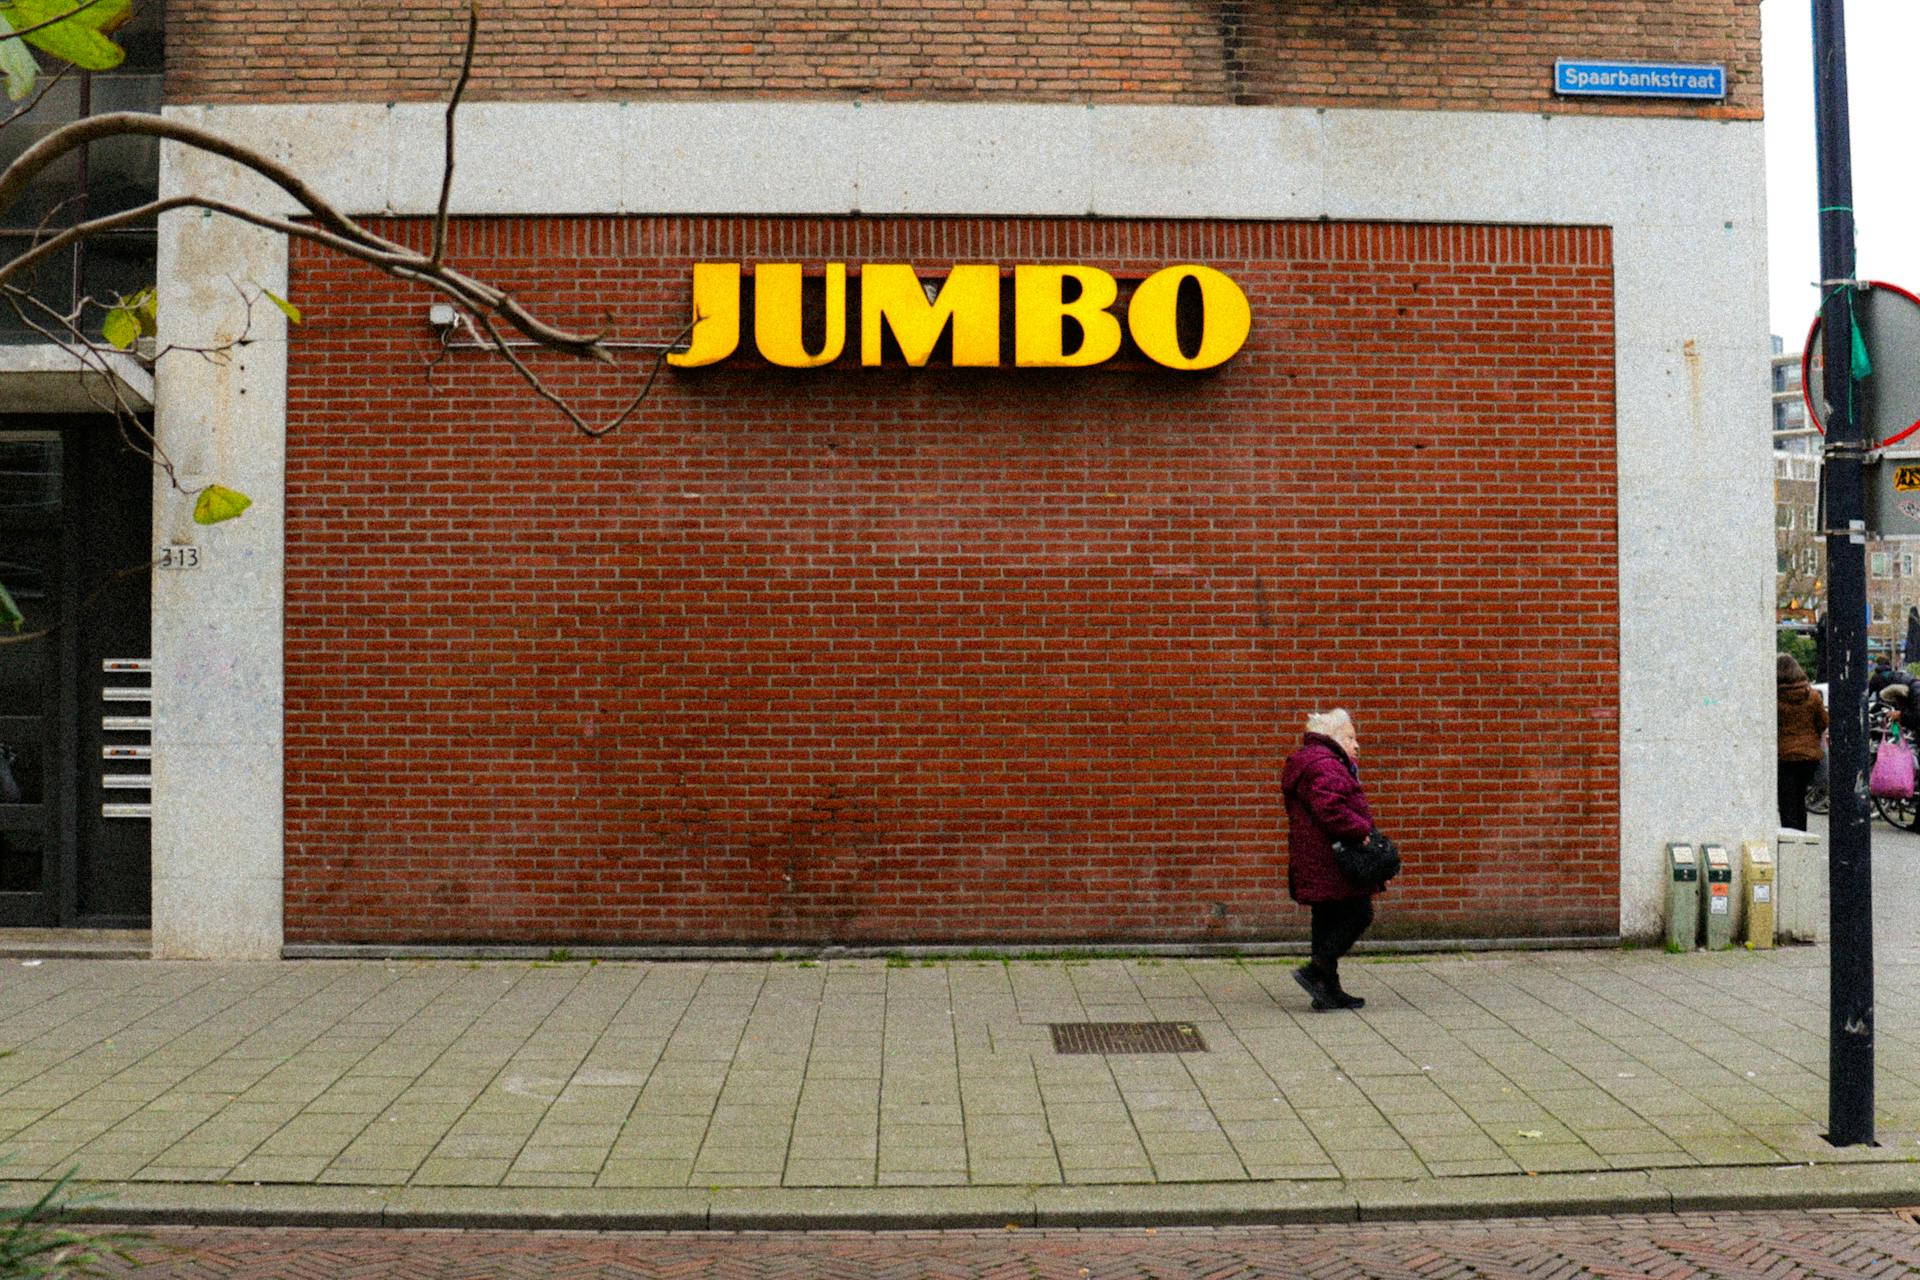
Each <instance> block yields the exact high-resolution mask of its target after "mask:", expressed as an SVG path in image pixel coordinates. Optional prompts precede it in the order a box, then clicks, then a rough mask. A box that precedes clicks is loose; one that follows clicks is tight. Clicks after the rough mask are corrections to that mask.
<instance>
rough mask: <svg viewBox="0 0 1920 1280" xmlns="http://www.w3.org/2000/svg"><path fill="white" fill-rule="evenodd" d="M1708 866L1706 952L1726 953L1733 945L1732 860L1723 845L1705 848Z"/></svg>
mask: <svg viewBox="0 0 1920 1280" xmlns="http://www.w3.org/2000/svg"><path fill="white" fill-rule="evenodd" d="M1700 854H1701V861H1703V862H1705V863H1706V864H1707V903H1706V906H1707V915H1706V920H1707V950H1709V951H1725V950H1726V949H1727V948H1728V947H1731V946H1732V945H1733V859H1732V858H1730V857H1728V856H1727V846H1725V845H1723V844H1709V845H1702V846H1701V848H1700Z"/></svg>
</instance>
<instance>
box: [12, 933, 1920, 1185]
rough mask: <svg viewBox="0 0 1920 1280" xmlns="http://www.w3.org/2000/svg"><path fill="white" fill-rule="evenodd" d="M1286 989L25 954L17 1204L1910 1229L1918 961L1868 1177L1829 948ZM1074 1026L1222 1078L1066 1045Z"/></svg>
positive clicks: (1376, 962) (15, 1050) (840, 969)
mask: <svg viewBox="0 0 1920 1280" xmlns="http://www.w3.org/2000/svg"><path fill="white" fill-rule="evenodd" d="M1297 963H1298V961H1297V960H1291V959H1287V960H1261V959H1244V960H1236V959H1217V958H1210V959H1179V958H1133V959H1095V960H1085V961H1077V960H1065V961H1063V960H1044V961H1043V960H1033V961H1009V962H1001V961H975V960H939V961H903V960H884V959H873V960H830V961H820V962H817V963H816V962H807V961H800V962H795V961H768V962H752V963H745V962H743V963H734V962H672V963H663V962H607V963H598V964H594V963H586V962H561V963H529V962H524V961H522V962H488V963H477V962H461V961H444V960H442V961H385V962H382V961H288V962H281V963H273V964H251V965H228V964H205V963H201V964H193V963H163V962H137V961H108V960H85V959H46V960H43V961H21V960H19V959H7V960H0V1055H3V1056H0V1152H5V1153H8V1155H9V1156H10V1159H9V1160H8V1162H7V1163H6V1164H5V1165H4V1166H0V1176H4V1177H7V1178H12V1179H19V1180H34V1179H46V1178H51V1177H54V1176H56V1175H57V1174H59V1173H60V1172H62V1171H65V1170H68V1169H73V1170H76V1171H77V1173H78V1176H79V1177H80V1178H82V1179H85V1180H94V1181H102V1182H109V1181H110V1182H125V1183H132V1184H142V1183H145V1184H161V1185H174V1186H178V1185H179V1184H210V1185H214V1186H233V1185H236V1184H239V1185H245V1184H253V1183H260V1184H264V1185H269V1186H272V1185H288V1184H291V1185H293V1186H310V1185H311V1186H320V1187H326V1186H334V1187H341V1186H346V1187H365V1188H483V1189H514V1188H596V1189H600V1190H601V1191H603V1192H605V1191H608V1190H617V1189H688V1188H693V1189H700V1190H702V1191H707V1192H712V1191H714V1190H715V1189H725V1188H789V1189H791V1188H887V1187H922V1188H931V1187H954V1188H959V1187H963V1186H971V1187H974V1188H994V1187H998V1188H1017V1187H1024V1188H1033V1187H1039V1188H1046V1187H1060V1186H1064V1187H1066V1188H1068V1189H1069V1190H1071V1189H1072V1188H1075V1187H1103V1188H1109V1189H1113V1188H1120V1189H1122V1190H1124V1188H1126V1187H1136V1188H1140V1189H1142V1190H1143V1191H1145V1190H1153V1189H1150V1188H1144V1187H1142V1185H1141V1184H1149V1183H1161V1184H1274V1183H1282V1182H1284V1183H1289V1184H1295V1185H1305V1184H1321V1183H1326V1184H1334V1185H1344V1184H1355V1183H1358V1182H1361V1181H1367V1180H1382V1179H1392V1180H1403V1181H1412V1182H1414V1183H1418V1184H1419V1185H1421V1186H1422V1187H1425V1188H1426V1190H1425V1191H1424V1192H1423V1194H1428V1195H1431V1196H1438V1197H1440V1198H1442V1199H1444V1198H1445V1197H1446V1196H1447V1195H1448V1194H1449V1192H1448V1190H1447V1189H1448V1188H1449V1187H1454V1188H1459V1189H1461V1191H1462V1194H1465V1191H1466V1190H1467V1189H1468V1187H1469V1183H1470V1180H1472V1179H1474V1178H1484V1177H1487V1176H1491V1175H1517V1176H1525V1175H1527V1174H1539V1175H1552V1174H1603V1173H1606V1172H1609V1171H1617V1170H1649V1169H1663V1168H1673V1167H1690V1166H1751V1167H1755V1168H1768V1167H1778V1166H1781V1165H1785V1164H1800V1165H1802V1166H1805V1165H1807V1164H1813V1165H1817V1166H1825V1165H1844V1164H1847V1163H1849V1162H1872V1163H1874V1164H1877V1165H1880V1166H1883V1171H1884V1166H1887V1165H1890V1164H1893V1165H1897V1166H1899V1167H1897V1168H1896V1169H1895V1170H1894V1172H1895V1174H1896V1175H1897V1176H1904V1175H1901V1174H1900V1168H1904V1169H1906V1170H1908V1171H1910V1172H1911V1173H1912V1185H1913V1187H1914V1190H1915V1194H1914V1199H1915V1200H1916V1201H1920V1163H1906V1162H1916V1161H1920V950H1916V949H1914V948H1910V947H1909V948H1905V949H1903V950H1895V949H1888V950H1886V952H1885V954H1883V957H1882V959H1881V962H1880V965H1879V972H1878V997H1879V998H1878V1002H1877V1018H1878V1117H1879V1136H1880V1142H1881V1145H1880V1146H1879V1147H1878V1148H1866V1147H1861V1148H1849V1149H1835V1148H1833V1147H1831V1146H1829V1145H1828V1144H1827V1143H1826V1142H1825V1141H1824V1140H1823V1139H1822V1137H1821V1133H1822V1130H1823V1129H1824V1115H1825V1110H1826V1085H1825V1078H1824V1077H1825V1072H1826V1021H1827V1014H1826V983H1827V970H1826V963H1827V953H1826V950H1825V949H1824V948H1794V949H1783V950H1779V951H1774V952H1752V953H1749V952H1745V951H1736V952H1726V953H1718V954H1707V953H1696V954H1692V955H1683V956H1668V955H1665V954H1661V953H1657V952H1650V951H1632V950H1621V951H1592V952H1536V953H1485V954H1479V955H1442V956H1430V957H1417V958H1409V957H1400V956H1391V957H1378V958H1374V959H1372V960H1371V961H1370V960H1369V959H1368V958H1366V957H1355V958H1354V959H1351V960H1349V961H1348V965H1347V969H1348V973H1347V978H1348V983H1347V985H1348V986H1349V987H1350V988H1351V989H1352V990H1353V991H1355V992H1356V993H1358V994H1363V995H1365V996H1366V997H1367V998H1368V1004H1367V1007H1366V1009H1365V1010H1364V1011H1362V1012H1359V1013H1314V1012H1311V1011H1310V1010H1309V1009H1308V1007H1307V1003H1306V999H1305V997H1304V996H1303V995H1302V994H1301V992H1300V991H1299V989H1298V987H1296V985H1295V984H1294V983H1293V981H1292V979H1291V970H1292V968H1293V967H1294V966H1295V965H1296V964H1297ZM1066 1022H1167V1023H1180V1024H1185V1025H1187V1026H1190V1027H1192V1028H1193V1030H1194V1031H1195V1032H1197V1033H1198V1036H1199V1037H1200V1038H1202V1039H1204V1041H1205V1043H1206V1046H1207V1049H1206V1051H1205V1052H1187V1053H1178V1054H1139V1055H1134V1054H1104V1055H1103V1054H1086V1055H1066V1054H1060V1053H1056V1052H1055V1050H1054V1047H1053V1041H1052V1038H1051V1035H1050V1031H1049V1024H1052V1023H1066ZM150 1190H157V1187H155V1188H150ZM183 1190H184V1189H183ZM495 1194H496V1195H498V1194H503V1193H495ZM1113 1194H1121V1192H1119V1191H1116V1192H1113ZM202 1199H204V1197H202ZM603 1202H604V1201H603Z"/></svg>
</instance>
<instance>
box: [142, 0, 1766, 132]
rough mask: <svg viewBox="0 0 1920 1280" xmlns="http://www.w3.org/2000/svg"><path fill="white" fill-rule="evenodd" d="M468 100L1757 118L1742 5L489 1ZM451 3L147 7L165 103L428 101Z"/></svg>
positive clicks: (452, 31)
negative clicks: (1666, 70) (1640, 92)
mask: <svg viewBox="0 0 1920 1280" xmlns="http://www.w3.org/2000/svg"><path fill="white" fill-rule="evenodd" d="M484 23H485V25H484V38H483V43H482V46H481V54H480V59H479V64H478V67H477V70H476V75H475V79H474V83H473V86H472V89H471V93H472V95H473V96H474V97H475V98H520V99H536V100H566V99H576V98H659V97H713V96H721V97H736V98H738V97H757V96H774V97H830V98H843V99H844V98H850V97H856V96H862V95H868V96H877V97H887V98H933V99H946V100H955V101H959V100H974V99H1011V100H1020V101H1029V102H1178V103H1186V104H1200V103H1231V102H1241V103H1262V104H1266V103H1279V104H1290V105H1298V106H1327V107H1342V106H1346V107H1352V106H1360V107H1406V108H1413V109H1439V108H1444V109H1449V110H1466V111H1543V110H1550V111H1556V112H1630V113H1635V114H1651V115H1712V116H1731V117H1741V118H1752V119H1757V118H1758V117H1759V115H1760V5H1759V0H1617V2H1615V3H1608V4H1569V3H1567V2H1566V0H1449V2H1448V3H1444V4H1435V3H1425V2H1423V3H1412V2H1410V0H1367V2H1364V3H1356V2H1355V0H1289V2H1288V3H1286V4H1275V3H1269V2H1267V0H1212V2H1210V3H1183V2H1176V0H1108V2H1106V3H1099V4H1092V5H1089V4H1079V3H1071V2H1070V0H1005V2H1004V3H1001V4H996V5H992V6H979V5H960V4H957V3H940V2H939V0H935V2H934V3H926V2H925V0H879V2H878V3H869V4H858V5H854V4H842V5H837V6H836V5H819V4H814V3H802V2H801V0H767V2H761V3H754V4H736V3H722V4H713V3H709V2H706V0H701V2H700V3H694V2H692V0H658V2H657V3H648V4H633V3H625V4H621V3H615V4H603V5H592V6H585V7H583V6H581V5H578V4H569V5H561V4H559V3H557V2H556V0H531V2H530V3H525V4H521V5H517V6H515V5H491V6H488V7H487V8H486V10H485V15H484ZM464 29H465V9H464V7H463V6H460V5H457V4H446V3H442V4H432V5H426V6H421V5H418V4H396V3H391V2H390V0H372V3H369V4H364V5H360V6H356V7H353V8H344V7H338V6H328V5H316V4H308V3H300V2H298V0H252V2H251V3H248V4H245V5H234V4H231V3H220V2H216V0H168V6H167V33H168V34H167V39H168V46H167V57H168V85H167V89H168V94H169V97H170V99H171V100H173V101H176V102H249V101H341V100H352V101H362V102H387V101H396V100H401V101H404V100H418V99H431V98H437V97H441V96H443V95H444V94H445V93H446V92H447V91H448V90H449V88H450V87H451V85H452V82H453V76H454V70H455V67H456V65H457V62H458V51H459V48H460V43H461V39H462V35H463V32H464ZM1557 57H1574V58H1615V59H1638V60H1651V61H1687V62H1718V63H1724V64H1725V65H1726V66H1727V71H1728V82H1729V95H1728V98H1727V101H1726V102H1725V103H1724V104H1718V105H1708V106H1704V107H1702V106H1699V105H1686V104H1675V103H1664V104H1663V103H1659V102H1638V103H1629V104H1624V105H1623V104H1620V103H1611V104H1608V103H1605V102H1600V103H1596V102H1594V101H1592V100H1583V99H1572V100H1569V99H1556V98H1555V97H1554V96H1553V94H1552V91H1551V83H1552V76H1553V62H1554V59H1555V58H1557Z"/></svg>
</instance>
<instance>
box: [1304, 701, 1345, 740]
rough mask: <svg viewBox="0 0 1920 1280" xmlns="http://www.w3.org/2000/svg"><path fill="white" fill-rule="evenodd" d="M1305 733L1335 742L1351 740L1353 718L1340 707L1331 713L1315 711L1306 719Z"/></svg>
mask: <svg viewBox="0 0 1920 1280" xmlns="http://www.w3.org/2000/svg"><path fill="white" fill-rule="evenodd" d="M1307 732H1308V733H1317V734H1319V735H1320V736H1321V737H1323V738H1333V739H1335V740H1336V741H1337V740H1338V739H1341V738H1351V737H1353V736H1354V729H1353V717H1352V716H1350V715H1348V714H1347V713H1346V711H1345V710H1344V709H1343V708H1340V707H1335V708H1334V709H1333V710H1331V711H1316V712H1314V713H1313V714H1311V715H1309V716H1308V717H1307Z"/></svg>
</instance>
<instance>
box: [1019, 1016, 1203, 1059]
mask: <svg viewBox="0 0 1920 1280" xmlns="http://www.w3.org/2000/svg"><path fill="white" fill-rule="evenodd" d="M1047 1025H1048V1027H1049V1029H1050V1030H1052V1032H1053V1051H1054V1052H1055V1053H1205V1052H1206V1051H1207V1042H1206V1040H1205V1039H1203V1038H1202V1037H1201V1035H1200V1029H1199V1028H1198V1027H1196V1026H1194V1025H1193V1024H1192V1023H1190V1022H1053V1023H1048V1024H1047Z"/></svg>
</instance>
